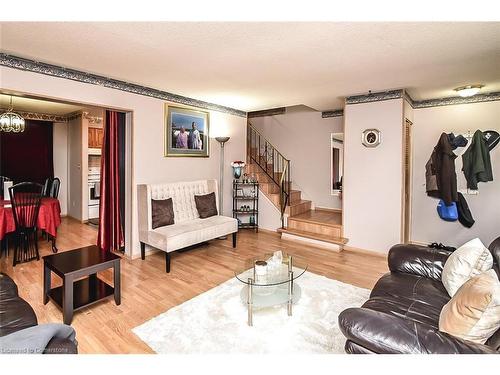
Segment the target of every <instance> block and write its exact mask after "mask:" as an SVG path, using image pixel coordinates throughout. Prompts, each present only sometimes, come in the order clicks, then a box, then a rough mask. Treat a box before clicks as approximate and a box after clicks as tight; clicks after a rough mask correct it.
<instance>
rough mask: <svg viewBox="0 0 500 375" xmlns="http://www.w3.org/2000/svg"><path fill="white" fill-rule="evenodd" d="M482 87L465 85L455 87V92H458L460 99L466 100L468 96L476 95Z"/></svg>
mask: <svg viewBox="0 0 500 375" xmlns="http://www.w3.org/2000/svg"><path fill="white" fill-rule="evenodd" d="M483 87H484V85H467V86H461V87H457V88H456V89H455V91H456V92H458V95H460V96H461V97H463V98H466V97H468V96H473V95H476V94H477V93H478V92H479V91H480V90H481V89H482V88H483Z"/></svg>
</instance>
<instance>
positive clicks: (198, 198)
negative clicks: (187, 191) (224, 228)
mask: <svg viewBox="0 0 500 375" xmlns="http://www.w3.org/2000/svg"><path fill="white" fill-rule="evenodd" d="M194 202H195V203H196V209H197V210H198V214H199V215H200V218H201V219H206V218H207V217H210V216H216V215H217V204H216V202H215V193H209V194H205V195H195V196H194Z"/></svg>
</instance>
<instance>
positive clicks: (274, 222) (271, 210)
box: [259, 190, 281, 232]
mask: <svg viewBox="0 0 500 375" xmlns="http://www.w3.org/2000/svg"><path fill="white" fill-rule="evenodd" d="M259 228H263V229H267V230H270V231H272V232H275V231H276V230H277V229H278V228H281V213H280V210H279V209H278V208H276V206H275V205H274V203H273V202H271V201H270V200H269V199H268V198H267V197H266V195H265V194H264V193H263V192H261V191H260V190H259Z"/></svg>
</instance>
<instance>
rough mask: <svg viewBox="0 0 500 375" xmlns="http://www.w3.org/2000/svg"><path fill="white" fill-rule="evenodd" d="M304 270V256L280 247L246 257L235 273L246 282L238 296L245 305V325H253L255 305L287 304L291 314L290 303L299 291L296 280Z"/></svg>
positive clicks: (305, 265) (298, 295)
mask: <svg viewBox="0 0 500 375" xmlns="http://www.w3.org/2000/svg"><path fill="white" fill-rule="evenodd" d="M306 270H307V264H306V263H305V261H304V260H303V259H301V258H299V257H296V256H293V255H290V254H287V253H285V252H281V251H277V252H275V253H270V254H265V255H262V256H259V257H256V258H250V259H247V260H246V261H245V263H244V265H243V266H242V267H241V268H240V269H237V270H236V271H235V275H236V278H237V279H238V280H239V281H241V282H242V283H243V284H245V285H244V286H243V288H242V290H241V293H240V296H241V301H242V302H243V303H244V304H246V305H247V308H248V325H249V326H252V325H253V310H254V309H259V308H266V307H271V306H276V305H282V304H287V311H288V316H291V315H292V305H293V304H294V303H297V301H298V300H299V299H300V295H301V290H300V286H299V285H298V284H297V283H296V282H295V280H296V279H297V278H299V277H300V276H302V275H303V274H304V272H306Z"/></svg>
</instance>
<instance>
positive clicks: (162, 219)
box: [151, 198, 174, 229]
mask: <svg viewBox="0 0 500 375" xmlns="http://www.w3.org/2000/svg"><path fill="white" fill-rule="evenodd" d="M151 211H152V214H153V215H152V218H153V224H152V227H153V229H155V228H159V227H164V226H165V225H172V224H174V205H173V202H172V198H168V199H161V200H156V199H151Z"/></svg>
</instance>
